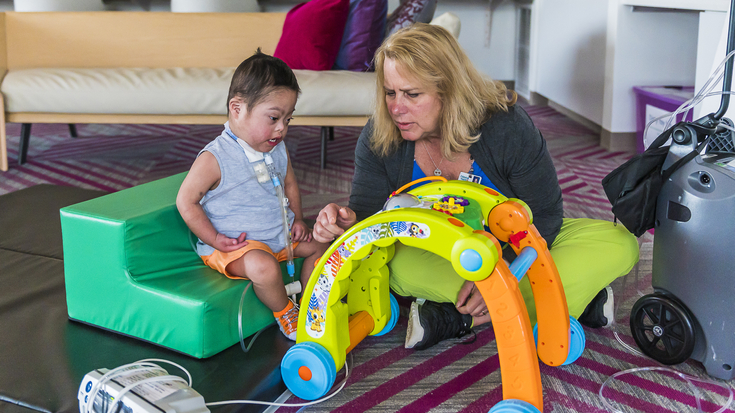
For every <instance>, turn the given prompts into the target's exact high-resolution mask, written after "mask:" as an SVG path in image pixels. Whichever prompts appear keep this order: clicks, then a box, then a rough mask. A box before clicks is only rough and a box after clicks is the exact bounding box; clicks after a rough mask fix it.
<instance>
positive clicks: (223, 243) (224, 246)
mask: <svg viewBox="0 0 735 413" xmlns="http://www.w3.org/2000/svg"><path fill="white" fill-rule="evenodd" d="M246 245H248V242H247V241H245V233H244V232H243V233H242V234H240V236H238V237H237V238H228V237H227V236H226V235H224V234H221V233H219V232H218V233H217V235H216V236H215V237H214V245H212V246H213V247H214V248H215V249H217V250H219V251H222V252H232V251H237V250H239V249H240V248H242V247H244V246H246Z"/></svg>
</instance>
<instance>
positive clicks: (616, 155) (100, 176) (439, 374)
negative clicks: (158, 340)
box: [0, 106, 735, 413]
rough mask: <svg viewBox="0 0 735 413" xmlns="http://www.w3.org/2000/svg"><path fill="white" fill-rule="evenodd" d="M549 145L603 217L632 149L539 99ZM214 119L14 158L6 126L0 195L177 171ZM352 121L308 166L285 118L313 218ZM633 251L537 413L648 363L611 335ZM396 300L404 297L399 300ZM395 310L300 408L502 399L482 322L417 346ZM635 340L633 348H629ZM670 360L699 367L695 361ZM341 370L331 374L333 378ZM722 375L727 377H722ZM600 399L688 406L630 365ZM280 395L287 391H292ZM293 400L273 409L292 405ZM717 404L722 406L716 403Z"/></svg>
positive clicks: (567, 182) (119, 128) (46, 134)
mask: <svg viewBox="0 0 735 413" xmlns="http://www.w3.org/2000/svg"><path fill="white" fill-rule="evenodd" d="M526 110H527V111H528V112H529V114H530V115H531V117H532V118H533V120H534V122H535V123H536V125H537V126H538V128H539V129H540V130H541V131H542V133H543V135H544V137H545V138H546V140H547V142H548V146H549V150H550V152H551V155H552V157H553V160H554V164H555V166H556V169H557V173H558V176H559V182H560V184H561V187H562V191H563V196H564V209H565V216H566V217H570V218H580V217H589V218H599V219H607V220H612V219H613V216H612V213H611V212H610V207H609V203H608V201H607V199H606V198H605V196H604V192H603V191H602V186H601V184H600V181H601V179H602V178H603V177H604V176H605V175H606V174H607V173H608V172H609V171H611V170H612V169H614V168H615V167H616V166H618V165H620V164H621V163H623V162H624V161H625V160H627V159H628V158H629V157H630V156H631V155H632V154H631V153H624V152H608V151H606V150H604V149H602V148H600V147H599V145H598V143H597V141H598V139H597V136H595V134H594V133H592V132H591V131H590V130H588V129H586V128H584V127H582V126H580V125H579V124H577V123H575V122H574V121H572V120H571V119H569V118H567V117H565V116H563V115H561V114H560V113H558V112H556V111H554V110H553V109H551V108H548V107H533V106H531V107H527V108H526ZM220 130H221V127H219V126H186V125H78V131H79V138H76V139H74V138H71V137H69V134H68V129H67V127H66V125H40V124H39V125H33V131H32V132H33V136H32V138H31V142H30V149H29V153H28V162H27V164H25V165H23V166H18V165H17V153H18V152H17V147H18V136H19V133H20V125H17V124H9V125H8V141H9V142H8V148H9V152H10V170H9V171H8V172H2V173H0V194H4V193H8V192H12V191H15V190H18V189H22V188H25V187H28V186H32V185H36V184H39V183H51V184H56V185H69V186H78V187H83V188H94V189H101V190H105V191H117V190H120V189H124V188H128V187H131V186H134V185H138V184H141V183H144V182H149V181H152V180H155V179H159V178H162V177H165V176H169V175H172V174H175V173H178V172H182V171H186V170H188V168H189V166H190V165H191V162H192V161H193V159H194V157H195V156H196V154H197V153H198V151H199V150H200V149H201V148H202V147H203V146H204V145H205V144H206V143H207V142H209V141H210V140H211V139H213V138H214V137H215V136H216V135H218V134H219V132H220ZM359 131H360V129H359V128H336V130H335V140H334V141H331V142H329V149H328V151H329V154H328V167H327V169H326V170H321V169H320V168H319V128H316V127H296V126H295V127H292V128H291V129H290V130H289V134H288V136H287V138H286V144H287V146H288V148H289V151H290V153H291V158H292V162H293V166H294V170H295V171H296V175H297V179H298V182H299V186H300V189H301V193H302V203H303V209H304V215H305V216H306V217H307V218H314V217H315V216H316V214H317V213H318V211H319V209H320V208H321V207H323V206H324V205H325V204H327V203H328V202H336V203H338V204H345V203H346V202H347V200H348V198H349V192H350V183H351V178H352V173H353V170H354V162H353V161H354V157H353V150H354V145H355V142H356V140H357V136H358V134H359ZM640 246H641V261H640V263H639V264H638V266H637V268H636V269H634V271H633V272H631V274H629V275H628V276H626V277H623V278H621V279H618V280H617V281H616V282H615V283H614V284H613V289H614V291H615V300H616V324H614V326H613V327H612V328H610V329H587V328H585V334H586V337H587V343H586V348H585V351H584V354H583V355H582V356H581V357H580V358H579V359H578V360H577V361H576V362H575V363H574V364H572V365H569V366H563V367H556V368H552V367H548V366H545V365H543V364H542V365H541V379H542V382H543V389H544V411H545V412H608V411H615V410H610V409H608V408H607V407H606V406H605V404H603V402H602V401H601V399H600V397H599V395H598V392H599V390H600V387H601V385H602V383H603V382H605V380H607V379H608V378H609V377H610V376H611V375H613V374H615V373H616V372H619V371H623V370H627V369H631V368H638V367H656V366H660V365H659V364H658V363H657V362H655V361H653V360H651V359H648V358H647V357H645V356H641V355H637V354H635V353H633V352H632V351H631V350H629V349H627V348H626V347H624V346H623V345H622V344H620V343H619V342H618V340H617V339H616V337H615V334H616V333H617V335H618V336H619V337H620V340H621V341H622V342H624V343H626V344H627V345H629V346H632V347H633V348H634V349H635V348H636V346H635V343H634V341H633V338H632V337H631V335H630V330H629V328H628V322H629V314H630V309H631V307H632V306H633V304H634V303H635V302H636V300H637V299H638V297H639V296H641V295H643V294H647V293H650V292H652V289H651V258H652V247H653V235H651V234H648V233H647V234H645V235H644V236H643V237H641V239H640ZM402 310H403V311H405V308H403V309H402ZM405 331H406V317H405V316H404V315H402V316H401V317H400V318H399V321H398V325H397V326H396V328H394V329H393V331H391V332H390V333H388V334H387V335H384V336H381V337H368V338H367V339H366V340H365V341H364V342H362V343H361V344H360V345H358V346H357V347H356V348H355V350H353V352H352V353H351V356H348V362H349V360H350V359H351V364H352V367H351V372H350V376H349V377H348V379H347V383H346V385H345V387H344V389H343V390H342V391H341V392H339V393H338V394H336V395H335V396H334V397H333V398H331V399H329V400H327V401H325V402H323V403H320V404H318V405H315V406H311V407H307V408H304V409H303V410H304V411H309V412H360V411H375V412H394V411H400V412H427V411H431V412H487V411H488V410H489V409H490V408H491V407H492V406H493V405H495V404H496V403H497V402H499V401H500V400H502V386H501V378H500V368H499V361H498V357H497V350H496V347H495V341H494V332H493V329H492V328H490V327H484V326H483V327H480V328H479V329H477V331H476V332H477V338H476V340H475V341H474V342H472V343H471V344H459V343H460V342H461V341H462V340H461V339H460V340H448V341H445V342H443V343H440V344H439V345H437V346H434V347H433V348H431V349H429V350H426V351H422V352H418V351H412V350H406V349H404V348H403V339H404V335H405ZM636 350H637V349H636ZM674 368H675V369H676V370H677V371H680V372H683V373H686V374H690V375H693V376H695V377H701V378H707V377H708V376H706V374H705V373H704V371H703V369H702V366H701V364H699V363H697V362H695V361H691V360H690V361H688V362H686V363H683V364H680V365H677V366H674ZM343 377H344V370H342V372H340V373H339V374H338V377H337V380H336V383H337V384H339V383H340V382H341V381H342V378H343ZM722 383H724V384H725V385H728V384H729V385H732V384H735V383H733V382H730V383H726V382H722ZM697 388H698V389H699V392H700V393H701V397H702V400H701V406H702V411H705V412H714V411H717V410H718V409H719V408H720V407H721V406H723V405H724V404H725V403H726V401H727V397H728V395H729V393H728V391H727V390H725V389H723V388H721V387H719V386H715V385H711V384H697ZM603 394H604V396H605V397H606V400H607V403H610V404H611V405H612V406H613V407H614V409H617V411H622V412H672V413H673V412H696V411H698V410H697V401H696V398H695V396H694V395H693V393H692V391H691V389H690V388H689V387H688V385H687V383H686V382H685V381H683V380H681V379H680V378H678V377H676V376H674V375H673V374H668V373H661V372H642V373H637V374H628V375H624V376H621V377H619V378H618V379H617V380H612V381H610V382H609V383H608V385H607V387H606V388H605V389H604V392H603ZM299 401H300V400H299V399H297V398H295V397H291V398H290V399H289V400H288V402H299ZM297 410H298V409H297V408H281V409H279V410H278V411H279V412H294V411H297ZM726 411H727V412H734V411H735V410H734V409H728V410H726Z"/></svg>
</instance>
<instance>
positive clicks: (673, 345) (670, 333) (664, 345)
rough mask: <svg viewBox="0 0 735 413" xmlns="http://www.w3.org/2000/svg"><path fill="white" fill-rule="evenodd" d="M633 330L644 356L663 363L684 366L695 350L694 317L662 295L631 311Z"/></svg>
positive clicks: (643, 301)
mask: <svg viewBox="0 0 735 413" xmlns="http://www.w3.org/2000/svg"><path fill="white" fill-rule="evenodd" d="M630 331H631V333H633V338H634V339H635V342H636V344H638V347H639V348H640V349H641V350H642V351H643V353H645V354H646V355H647V356H649V357H651V358H653V359H654V360H656V361H658V362H660V363H663V364H669V365H670V364H678V363H681V362H683V361H685V360H687V359H688V358H689V357H690V356H691V355H692V351H693V350H694V323H693V322H692V316H691V315H690V314H689V311H688V310H687V309H686V308H685V307H684V306H682V305H681V304H679V303H678V302H676V301H674V300H672V299H670V298H668V297H665V296H663V295H661V294H656V293H654V294H649V295H646V296H643V297H641V298H640V299H638V301H637V302H636V303H635V305H634V306H633V309H632V310H631V312H630Z"/></svg>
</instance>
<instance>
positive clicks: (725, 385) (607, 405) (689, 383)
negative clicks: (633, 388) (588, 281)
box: [597, 290, 734, 413]
mask: <svg viewBox="0 0 735 413" xmlns="http://www.w3.org/2000/svg"><path fill="white" fill-rule="evenodd" d="M637 292H638V295H639V296H643V295H644V294H643V293H642V292H641V291H640V290H637ZM616 313H617V311H616ZM613 322H614V320H613ZM613 334H614V335H615V339H616V340H617V341H618V343H620V345H621V346H623V348H625V349H626V350H628V351H629V352H631V353H633V354H635V355H638V356H641V357H647V358H648V356H646V355H645V354H643V353H641V352H640V351H638V350H637V349H635V348H633V347H632V346H630V345H628V344H627V343H625V342H624V341H623V339H621V338H620V335H618V332H617V331H613ZM654 361H655V360H654ZM641 371H663V372H668V373H672V374H675V375H677V376H679V377H680V378H681V379H683V380H685V381H686V382H687V386H689V388H690V389H691V391H692V393H693V394H694V398H695V400H696V403H697V412H698V413H704V410H702V396H701V393H700V391H699V389H697V387H696V386H695V385H694V383H692V380H694V381H699V382H703V383H710V384H714V385H717V386H720V387H723V388H726V389H727V390H728V391H729V393H730V394H729V397H728V399H727V403H725V405H724V406H722V408H720V409H719V410H717V411H716V412H715V413H722V412H724V411H725V410H727V408H728V407H730V404H732V401H733V396H734V395H733V390H732V387H730V385H729V384H728V383H721V382H717V381H714V380H710V379H701V378H698V377H694V376H690V375H687V374H684V373H681V372H679V371H676V370H674V369H672V368H668V367H638V368H633V369H628V370H623V371H619V372H617V373H615V374H613V375H612V376H610V377H608V378H607V380H605V381H604V382H603V383H602V385H601V386H600V390H599V391H598V392H597V394H598V396H599V397H600V401H601V402H602V404H603V405H604V406H605V408H607V409H608V410H610V411H612V412H614V413H624V412H623V411H622V410H618V409H616V408H615V407H613V406H612V405H611V404H610V403H609V402H608V401H607V398H605V396H603V394H602V392H603V390H604V389H605V386H607V384H608V382H609V381H610V380H613V379H615V378H617V377H618V376H622V375H625V374H632V373H638V372H641Z"/></svg>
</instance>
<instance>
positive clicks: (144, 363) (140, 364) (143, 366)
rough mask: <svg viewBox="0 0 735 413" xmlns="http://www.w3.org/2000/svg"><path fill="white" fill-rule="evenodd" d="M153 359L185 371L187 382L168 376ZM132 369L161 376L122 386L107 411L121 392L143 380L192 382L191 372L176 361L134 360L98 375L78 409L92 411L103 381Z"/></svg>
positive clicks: (83, 411)
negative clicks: (100, 375)
mask: <svg viewBox="0 0 735 413" xmlns="http://www.w3.org/2000/svg"><path fill="white" fill-rule="evenodd" d="M154 361H156V362H163V363H168V364H171V365H173V366H176V367H178V368H179V369H181V370H182V371H183V372H184V373H186V376H187V377H188V378H189V381H188V382H187V381H186V380H184V379H183V378H181V377H179V376H169V375H168V372H167V371H166V370H164V369H163V368H161V366H159V365H157V364H154V363H153V362H154ZM132 370H134V371H135V372H136V373H144V372H153V371H156V372H160V373H162V374H163V376H156V377H150V378H149V379H145V380H141V381H138V382H136V383H134V384H133V385H132V387H131V388H130V389H128V388H127V387H125V388H123V390H122V391H121V392H120V394H118V397H117V401H115V402H113V403H111V404H110V407H109V408H108V410H107V411H108V413H109V412H112V408H113V407H114V406H115V405H117V403H118V402H119V401H120V400H122V395H123V394H125V393H127V392H128V391H130V390H132V388H134V387H136V386H138V385H139V384H142V383H144V382H146V383H147V382H153V381H171V380H176V381H181V382H183V383H186V384H188V385H189V387H191V384H192V380H191V374H189V372H188V371H187V370H186V369H185V368H183V367H182V366H180V365H179V364H176V363H174V362H172V361H168V360H163V359H144V360H140V361H136V362H135V363H130V364H124V365H122V366H120V367H117V368H114V369H112V370H110V371H108V372H107V373H105V374H103V375H102V377H100V379H99V380H98V381H97V383H96V384H95V385H94V386H92V389H91V390H90V392H89V397H88V398H87V402H86V403H84V405H83V406H81V409H80V410H81V412H82V413H93V406H94V401H95V400H96V399H97V395H98V393H99V391H100V390H101V389H102V386H104V384H105V383H107V382H109V381H111V380H114V379H115V378H117V377H120V376H122V375H124V374H127V373H129V372H130V371H132ZM153 379H156V380H153Z"/></svg>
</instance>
